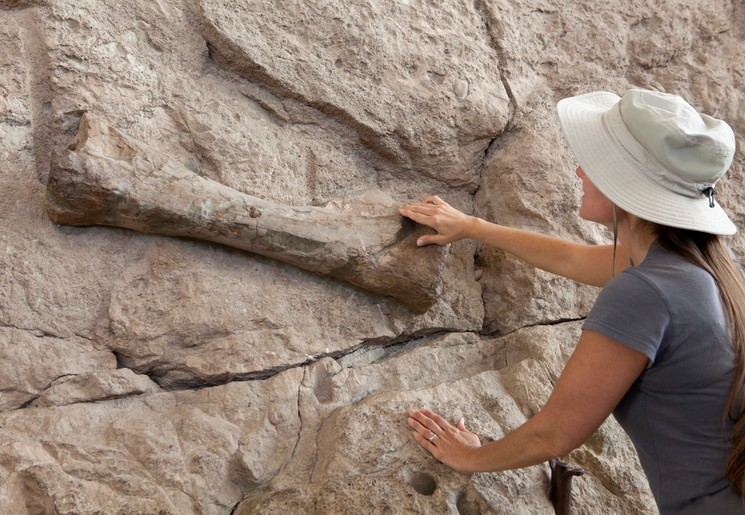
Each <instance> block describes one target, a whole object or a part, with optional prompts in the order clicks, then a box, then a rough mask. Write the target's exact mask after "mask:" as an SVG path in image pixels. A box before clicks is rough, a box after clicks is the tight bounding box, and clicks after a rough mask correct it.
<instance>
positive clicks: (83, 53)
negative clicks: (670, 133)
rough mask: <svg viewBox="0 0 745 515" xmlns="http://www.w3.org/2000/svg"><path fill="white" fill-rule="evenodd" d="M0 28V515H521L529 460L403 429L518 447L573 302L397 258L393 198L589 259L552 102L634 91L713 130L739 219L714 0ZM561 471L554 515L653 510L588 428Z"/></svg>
mask: <svg viewBox="0 0 745 515" xmlns="http://www.w3.org/2000/svg"><path fill="white" fill-rule="evenodd" d="M0 19H1V21H2V23H0V48H1V50H2V51H1V52H0V91H2V96H0V156H1V157H2V161H1V162H2V163H3V166H2V167H1V168H0V190H1V191H2V196H0V216H2V221H3V223H2V224H1V225H0V263H1V266H0V513H2V514H5V513H8V514H40V513H44V514H46V513H60V514H73V513H75V514H94V513H122V514H124V513H163V514H179V515H181V514H185V513H195V514H230V513H236V514H241V515H245V514H249V513H281V514H287V513H319V514H320V513H323V514H329V513H380V514H384V513H385V514H396V513H453V514H461V515H473V514H479V513H510V514H512V513H526V514H528V513H530V514H532V513H552V510H553V508H552V506H551V503H550V501H549V498H548V490H549V475H550V469H549V465H548V463H546V464H544V465H539V466H535V467H530V468H527V469H523V470H517V471H510V472H503V473H494V474H475V475H472V476H464V475H461V474H458V473H455V472H453V471H451V470H449V469H447V468H446V467H444V466H443V465H441V464H439V463H437V462H436V461H435V460H434V459H433V458H432V457H430V456H429V455H427V454H426V453H424V452H423V451H422V450H420V449H419V447H418V446H417V445H416V443H415V442H414V440H413V438H412V437H411V435H410V431H409V428H408V426H407V425H406V411H407V409H409V408H411V407H422V406H426V407H430V408H432V409H435V410H438V411H440V412H441V413H443V414H445V415H446V416H448V417H450V418H451V419H453V421H455V420H457V419H458V418H460V417H461V416H462V417H465V419H466V423H467V425H468V426H469V428H471V429H472V430H474V431H476V432H477V433H479V434H480V435H482V436H483V438H484V440H485V441H486V440H488V439H489V438H497V437H499V436H501V435H503V434H505V433H506V432H508V431H510V430H512V429H514V428H515V427H517V426H519V425H520V424H521V423H522V422H524V421H525V420H527V419H528V418H529V417H531V416H532V415H533V414H535V413H536V412H537V411H538V410H539V409H540V408H541V406H542V404H543V403H544V402H545V400H546V399H547V398H548V395H549V394H550V391H551V387H552V385H553V384H554V383H555V381H556V379H557V378H558V376H559V374H560V373H561V370H562V367H563V363H564V362H565V360H566V358H567V357H568V356H569V354H570V353H571V351H572V348H573V345H574V342H575V341H576V339H577V337H578V334H579V331H580V327H581V321H582V318H583V317H584V315H585V314H586V313H587V310H588V309H589V307H590V306H591V304H592V301H593V299H594V298H595V296H596V294H597V291H596V290H595V289H592V288H589V287H584V286H578V285H576V284H574V283H572V282H570V281H566V280H563V279H560V278H557V277H554V276H551V275H549V274H546V273H543V272H540V271H536V270H534V269H532V268H530V267H527V266H526V265H524V264H522V263H520V262H518V261H516V260H514V259H513V258H511V257H510V256H507V255H505V254H503V253H501V252H497V251H494V250H490V249H488V248H482V247H481V246H479V245H477V244H476V243H475V242H469V241H464V242H458V243H455V244H453V245H451V246H449V247H447V248H428V249H417V248H416V247H414V246H413V245H412V244H411V241H410V240H411V234H413V233H414V232H415V231H421V230H423V229H421V228H416V227H413V225H412V224H408V225H407V223H406V222H405V221H403V220H401V219H400V218H398V217H397V216H396V215H395V211H396V210H395V206H397V205H399V204H402V203H406V202H410V201H414V200H418V199H420V198H422V197H424V196H426V195H428V194H432V193H435V194H438V195H440V196H441V197H443V198H445V199H446V200H448V201H449V202H451V203H452V204H454V205H455V206H457V207H459V208H461V209H463V210H465V211H467V212H470V213H474V214H477V215H479V216H482V217H485V218H487V219H490V220H494V221H498V222H501V223H505V224H507V225H512V226H516V227H522V228H527V229H534V230H539V231H543V232H546V233H549V234H556V235H564V236H567V237H569V238H573V239H575V240H578V241H588V242H601V241H604V240H606V239H607V238H608V235H607V234H606V233H605V232H604V230H601V229H600V228H598V227H595V226H591V225H590V224H586V223H584V222H582V221H580V220H578V218H577V217H576V211H577V207H578V205H579V196H580V191H579V182H578V180H577V178H576V177H575V176H574V171H573V170H574V161H573V158H572V156H571V154H570V152H569V151H568V148H567V147H566V144H565V142H564V141H563V139H562V136H561V134H560V130H559V125H558V120H557V118H556V115H555V104H556V102H557V101H558V100H559V99H561V98H562V97H565V96H568V95H572V94H577V93H583V92H587V91H591V90H600V89H602V90H609V91H614V92H617V93H622V92H623V91H624V90H626V89H628V88H629V87H632V86H636V87H645V88H654V89H660V90H664V91H669V92H675V93H679V94H682V95H683V96H685V97H686V98H688V99H689V100H690V101H691V102H692V103H693V104H694V105H696V106H697V107H698V108H700V109H701V110H703V111H705V112H707V113H710V114H713V115H715V116H718V117H721V118H724V119H725V120H727V121H728V122H729V123H730V124H731V125H732V127H733V128H734V129H735V132H736V134H737V143H738V152H737V154H736V156H735V162H734V164H733V168H732V170H731V173H730V176H729V177H728V178H727V179H725V180H724V181H723V182H722V184H721V186H720V187H719V188H718V199H719V200H720V201H721V202H722V204H723V205H724V206H725V208H727V210H728V212H729V213H730V214H731V216H732V218H733V220H734V221H735V223H736V224H737V225H738V226H739V227H741V228H745V198H743V193H742V192H743V191H744V190H743V186H744V185H745V173H744V172H745V154H743V150H742V149H743V147H745V140H744V139H743V136H744V135H745V3H743V2H742V1H741V0H736V1H720V0H714V1H706V2H704V1H695V2H663V1H641V0H631V1H629V2H626V3H624V4H623V6H622V7H621V8H619V6H617V5H614V6H604V5H600V4H597V5H595V4H594V5H593V6H592V8H589V7H588V4H587V3H585V2H577V1H570V2H559V1H554V0H548V1H544V2H534V1H530V0H518V1H504V0H495V1H492V2H485V1H482V0H476V1H475V2H466V3H463V2H425V1H423V0H397V1H391V2H361V1H357V0H347V1H337V0H328V1H323V2H298V1H295V0H290V1H287V2H268V1H261V0H252V1H249V0H245V1H243V0H240V1H239V0H169V1H165V0H155V1H151V0H148V1H145V0H125V1H122V0H82V1H81V0H78V1H74V2H73V1H72V0H28V1H18V0H0ZM90 127H94V130H93V131H92V132H90V131H89V132H86V131H87V130H88V129H89V128H90ZM91 134H93V135H94V136H95V137H93V138H92V139H91V138H90V136H91ZM86 135H87V136H88V138H87V139H86ZM91 163H93V164H91ZM86 170H93V172H94V173H93V176H86V177H87V179H86V180H85V181H82V180H81V178H80V176H79V175H81V174H82V175H85V174H84V173H83V172H86ZM104 172H106V174H108V175H105V176H104V174H103V173H104ZM65 181H67V182H65ZM179 181H181V182H179ZM81 184H87V185H88V186H90V187H91V188H93V189H92V190H91V189H85V188H83V189H79V187H80V186H81ZM64 185H68V186H70V185H72V187H71V189H65V188H63V187H62V186H64ZM103 186H105V189H96V188H98V187H103ZM76 188H78V189H76ZM169 188H172V189H169ZM189 188H191V189H189ZM210 188H212V189H210ZM206 190H209V194H206V193H205V191H206ZM91 191H93V193H91ZM101 191H106V194H105V195H103V194H101ZM76 192H77V193H76ZM96 192H98V193H96ZM76 195H78V196H77V197H76ZM97 195H98V196H97ZM174 199H175V200H174ZM185 199H186V200H185ZM189 199H191V200H189ZM94 201H95V202H99V205H98V208H100V209H99V210H98V211H97V212H95V213H91V212H90V211H88V209H89V208H90V206H91V204H92V203H93V204H95V202H94ZM190 202H191V204H190ZM174 206H175V208H176V209H173V208H174ZM252 208H253V209H254V210H252ZM179 210H180V211H179ZM257 214H258V215H260V216H256V215H257ZM252 215H253V216H252ZM265 215H266V216H267V218H265V220H272V221H274V222H275V223H276V224H277V225H274V226H271V227H269V228H268V229H267V226H262V225H261V224H257V225H256V226H253V225H251V224H252V223H253V221H255V220H257V219H258V220H261V219H262V218H263V217H264V216H265ZM96 216H98V218H95V217H96ZM65 217H68V218H65ZM200 217H201V218H200ZM132 220H134V221H136V223H134V222H132ZM164 220H166V221H168V223H171V226H172V230H170V231H162V230H159V231H153V230H149V228H152V227H153V223H157V224H160V225H159V227H162V224H163V223H164V222H163V221H164ZM216 220H217V221H216ZM153 221H155V222H153ZM70 224H72V225H70ZM88 224H104V225H109V227H104V226H100V225H90V226H88ZM189 224H192V225H189ZM111 226H113V227H111ZM184 227H187V229H188V230H186V231H184ZM246 228H250V230H249V229H246ZM258 228H263V229H261V230H264V231H265V232H264V233H262V232H261V230H259V229H258ZM133 229H134V230H133ZM251 230H253V231H254V232H250V231H251ZM200 231H201V232H200ZM241 231H244V232H241ZM245 231H248V232H245ZM238 233H239V234H238ZM270 233H271V235H270V236H267V234H270ZM236 234H238V236H240V237H238V238H237V237H236ZM247 234H248V236H246V235H247ZM262 238H263V239H262ZM407 238H408V239H407ZM236 240H240V241H249V242H250V245H248V246H246V245H242V244H235V241H236ZM730 243H731V245H732V248H733V250H734V252H735V253H736V254H737V255H739V256H743V255H745V239H743V237H742V236H741V235H738V236H736V237H734V238H732V239H731V241H730ZM267 249H269V250H267ZM277 249H279V250H277ZM288 256H289V257H288ZM345 260H347V261H345ZM355 274H357V275H355ZM376 274H377V275H376ZM406 281H408V282H406ZM563 459H564V460H565V461H567V462H568V463H569V464H570V465H571V466H573V467H581V468H583V469H584V470H585V475H583V476H581V477H577V478H575V479H574V481H573V496H572V508H573V512H575V513H587V514H604V513H605V514H616V513H629V514H634V513H638V514H647V513H655V512H656V509H655V507H654V502H653V500H652V497H651V495H650V493H649V491H648V486H647V483H646V479H645V478H644V475H643V474H642V472H641V470H640V468H639V465H638V462H637V460H636V457H635V453H634V450H633V448H632V446H631V444H630V443H629V441H628V439H627V438H626V436H625V435H624V433H623V432H622V431H621V429H620V428H619V427H618V425H617V424H616V423H615V421H614V420H613V419H609V420H608V421H607V422H606V423H605V424H604V425H603V426H601V428H600V429H599V430H598V431H597V432H596V433H595V434H594V435H593V436H592V437H591V438H590V440H589V441H588V442H586V443H585V444H584V445H583V446H582V447H580V448H579V449H577V450H575V451H573V452H572V453H570V454H569V455H568V456H565V457H563Z"/></svg>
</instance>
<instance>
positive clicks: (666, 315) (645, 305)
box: [582, 270, 672, 366]
mask: <svg viewBox="0 0 745 515" xmlns="http://www.w3.org/2000/svg"><path fill="white" fill-rule="evenodd" d="M671 319H672V317H671V316H670V309H669V308H668V306H667V304H666V303H665V301H664V299H663V298H662V296H660V294H659V292H658V291H657V289H656V288H654V286H653V285H651V284H650V283H648V282H647V281H646V280H644V278H642V277H639V276H637V275H636V274H634V273H633V271H630V270H627V271H625V272H623V273H622V274H621V275H619V276H618V277H616V278H615V279H613V280H612V281H611V282H609V283H608V284H607V285H606V286H605V287H604V288H603V289H602V290H601V292H600V294H599V295H598V298H597V300H596V302H595V305H594V306H593V307H592V309H591V310H590V313H589V314H588V315H587V319H586V320H585V323H584V324H583V326H582V329H589V330H592V331H595V332H598V333H600V334H602V335H604V336H607V337H609V338H612V339H614V340H616V341H617V342H619V343H621V344H623V345H626V346H627V347H630V348H632V349H635V350H638V351H639V352H642V353H643V354H644V355H645V356H647V357H648V358H649V365H648V366H651V365H652V364H653V363H654V361H655V359H656V357H657V354H658V351H659V349H660V346H661V345H662V343H663V341H664V340H665V335H666V332H667V331H668V329H669V327H670V322H671Z"/></svg>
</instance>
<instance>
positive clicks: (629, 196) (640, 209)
mask: <svg viewBox="0 0 745 515" xmlns="http://www.w3.org/2000/svg"><path fill="white" fill-rule="evenodd" d="M620 100H621V97H619V96H618V95H615V94H613V93H608V92H604V91H600V92H593V93H587V94H584V95H579V96H575V97H570V98H565V99H563V100H561V101H559V103H558V104H557V111H558V115H559V121H560V122H561V126H562V129H563V131H564V135H565V137H566V140H567V142H568V143H569V147H570V148H571V150H572V153H573V154H574V157H575V158H576V159H577V162H578V163H579V164H580V166H581V167H582V170H583V171H584V172H585V173H586V174H587V176H588V177H589V179H590V181H592V183H593V184H594V185H595V186H596V187H597V188H598V189H599V190H600V192H601V193H603V195H605V196H606V197H607V198H608V199H609V200H610V201H611V202H613V203H614V204H616V205H617V206H618V207H620V208H621V209H623V210H624V211H626V212H628V213H631V214H632V215H635V216H637V217H639V218H641V219H643V220H647V221H650V222H654V223H658V224H662V225H668V226H671V227H678V228H682V229H691V230H694V231H701V232H706V233H710V234H721V235H731V234H735V232H737V228H736V227H735V225H734V224H733V223H732V221H731V220H730V219H729V217H728V216H727V214H726V213H725V212H724V210H723V209H722V208H721V207H720V206H719V203H715V205H714V207H710V206H709V200H708V199H707V198H706V197H705V196H703V195H702V196H701V197H700V198H694V197H687V196H685V195H680V194H678V193H675V192H673V191H670V190H669V189H667V188H665V187H664V186H662V185H660V184H659V183H657V182H655V181H654V180H653V179H651V178H650V177H651V174H653V173H656V172H655V170H654V166H655V164H654V162H652V161H650V162H649V163H645V164H642V163H640V162H639V161H636V160H635V159H634V158H633V157H631V156H630V155H629V154H628V153H627V152H626V151H625V150H624V149H623V148H619V146H618V145H617V144H615V143H614V141H613V139H612V137H611V136H610V135H609V134H608V132H607V129H606V128H605V126H604V124H603V121H602V117H603V114H604V113H606V112H607V111H608V110H609V109H611V108H612V107H614V106H615V104H617V103H618V102H619V101H620ZM659 166H661V165H659ZM642 167H646V171H645V170H643V169H642Z"/></svg>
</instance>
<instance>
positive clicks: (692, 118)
mask: <svg viewBox="0 0 745 515" xmlns="http://www.w3.org/2000/svg"><path fill="white" fill-rule="evenodd" d="M557 109H558V114H559V120H560V122H561V126H562V128H563V130H564V135H565V136H566V139H567V141H568V143H569V147H570V148H571V149H572V152H573V153H574V157H575V158H576V160H577V162H578V163H579V165H580V166H581V167H582V170H583V171H584V172H585V173H586V174H587V176H588V177H589V179H590V181H592V183H593V184H594V185H595V186H596V187H597V188H598V189H599V190H600V191H601V192H602V193H603V195H605V196H606V197H607V198H608V199H609V200H610V201H611V202H613V203H614V204H616V205H617V206H618V207H620V208H621V209H623V210H624V211H627V212H628V213H631V214H633V215H636V216H638V217H639V218H642V219H644V220H647V221H650V222H655V223H658V224H662V225H668V226H671V227H678V228H683V229H692V230H695V231H701V232H706V233H711V234H725V235H728V234H734V233H735V232H736V231H737V228H736V227H735V225H734V224H733V223H732V221H731V220H730V219H729V217H728V216H727V214H726V213H725V212H724V210H723V209H722V208H721V206H719V204H718V203H717V202H715V200H714V186H715V184H716V182H717V181H718V180H719V178H721V177H722V176H723V175H724V174H725V173H726V172H727V169H728V168H729V167H730V165H731V164H732V159H733V157H734V154H735V134H734V132H732V129H731V128H730V126H729V125H727V124H726V123H725V122H723V121H722V120H717V119H716V118H712V117H711V116H707V115H705V114H699V113H698V112H697V111H696V110H695V109H694V108H693V107H692V106H691V105H690V104H688V102H686V101H685V100H683V99H682V98H681V97H679V96H677V95H670V94H667V93H660V92H657V91H647V90H640V89H632V90H630V91H628V92H627V93H626V94H625V95H624V96H623V98H621V97H619V96H618V95H615V94H613V93H608V92H605V91H598V92H594V93H587V94H584V95H578V96H575V97H570V98H565V99H563V100H561V101H560V102H559V103H558V105H557Z"/></svg>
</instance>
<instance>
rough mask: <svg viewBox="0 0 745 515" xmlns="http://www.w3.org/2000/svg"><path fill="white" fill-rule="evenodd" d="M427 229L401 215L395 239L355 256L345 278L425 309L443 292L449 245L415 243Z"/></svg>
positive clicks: (421, 309) (423, 310)
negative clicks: (365, 254) (364, 255)
mask: <svg viewBox="0 0 745 515" xmlns="http://www.w3.org/2000/svg"><path fill="white" fill-rule="evenodd" d="M430 231H431V230H430V229H429V228H427V227H424V226H421V225H418V224H416V223H414V222H412V221H411V220H409V219H406V218H402V220H401V229H400V230H399V231H398V234H397V236H396V240H395V242H394V243H393V244H390V245H388V246H387V247H386V248H385V249H383V250H381V251H379V252H377V253H376V254H375V256H373V257H372V258H370V259H365V260H354V261H353V266H352V267H351V269H352V271H353V273H352V274H350V275H349V276H347V277H345V279H346V280H348V281H349V282H351V283H352V284H357V285H358V286H361V287H362V285H363V284H366V285H367V286H366V289H368V290H369V291H373V292H375V293H379V294H381V295H386V296H389V297H394V298H396V299H398V300H400V301H402V302H404V303H405V304H407V305H408V306H410V307H411V308H413V309H414V310H415V311H417V312H419V313H423V312H425V311H427V310H428V309H429V308H431V307H432V306H433V305H434V304H435V303H436V302H437V299H438V297H439V296H440V294H441V293H442V286H443V271H444V269H445V264H446V259H447V256H448V253H449V247H444V246H439V245H431V246H427V247H418V246H417V244H416V241H417V239H418V238H419V236H422V235H423V234H426V233H429V232H430ZM340 275H341V274H340Z"/></svg>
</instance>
